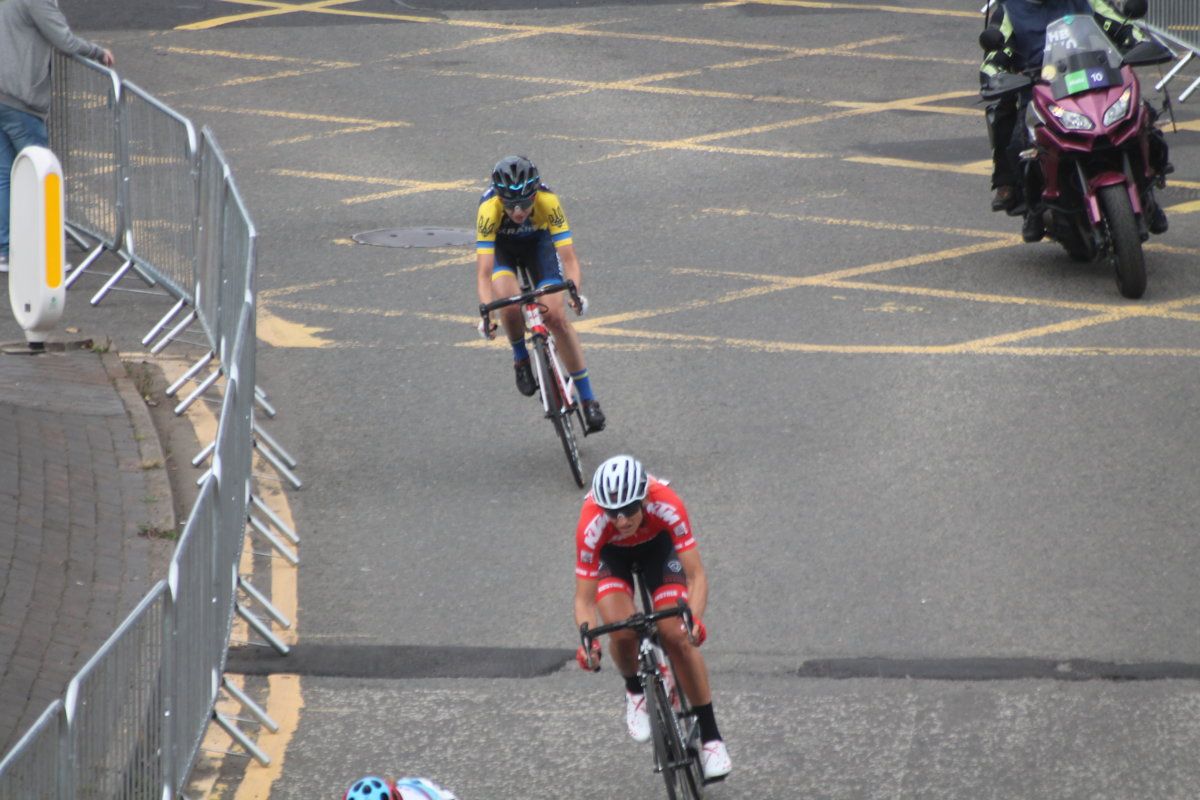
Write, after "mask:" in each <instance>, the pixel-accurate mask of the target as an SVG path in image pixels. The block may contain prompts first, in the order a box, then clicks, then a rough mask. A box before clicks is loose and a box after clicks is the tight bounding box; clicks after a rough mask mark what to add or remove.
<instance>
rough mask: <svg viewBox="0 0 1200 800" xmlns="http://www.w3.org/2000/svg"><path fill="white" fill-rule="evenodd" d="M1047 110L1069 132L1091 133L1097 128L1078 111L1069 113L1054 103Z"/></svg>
mask: <svg viewBox="0 0 1200 800" xmlns="http://www.w3.org/2000/svg"><path fill="white" fill-rule="evenodd" d="M1046 108H1047V109H1048V110H1049V111H1050V113H1051V114H1053V115H1054V118H1055V119H1057V120H1058V121H1059V122H1060V123H1061V124H1062V126H1063V127H1064V128H1066V129H1067V130H1069V131H1090V130H1092V129H1093V128H1095V127H1096V123H1094V122H1092V121H1091V120H1090V119H1088V118H1087V117H1086V116H1084V115H1083V114H1080V113H1079V112H1077V111H1067V110H1066V109H1065V108H1062V107H1061V106H1056V105H1054V103H1051V104H1050V105H1048V106H1047V107H1046Z"/></svg>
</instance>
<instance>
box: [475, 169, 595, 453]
mask: <svg viewBox="0 0 1200 800" xmlns="http://www.w3.org/2000/svg"><path fill="white" fill-rule="evenodd" d="M475 239H476V241H475V263H476V269H477V275H476V278H477V287H478V289H479V302H480V303H490V302H491V301H492V300H498V299H500V298H503V297H512V296H514V295H516V294H519V293H520V288H519V287H518V285H517V274H516V270H517V267H518V266H520V267H523V268H524V269H526V270H527V271H528V272H529V276H530V279H531V280H532V281H533V282H534V284H535V286H536V288H541V287H543V286H549V285H554V284H560V283H562V282H563V278H564V277H565V278H568V279H570V280H571V281H573V282H574V283H575V286H576V288H579V287H580V285H581V284H580V274H579V258H578V257H577V256H576V255H575V244H574V241H573V240H572V238H571V227H570V225H568V224H567V215H566V214H565V213H563V209H562V204H561V203H560V202H559V200H558V196H557V195H555V194H554V193H553V192H551V191H550V189H549V187H547V186H546V185H545V184H544V183H542V179H541V175H540V173H539V172H538V168H537V167H536V166H534V165H533V162H531V161H530V160H529V159H528V158H526V157H524V156H507V157H505V158H503V159H501V160H500V162H499V163H497V164H496V167H495V169H494V170H493V171H492V185H491V187H490V188H489V189H488V190H487V191H486V192H484V193H483V197H481V198H480V199H479V212H478V218H477V220H476V223H475ZM564 297H565V295H564V294H550V295H546V296H544V297H543V298H542V303H543V304H544V305H545V307H546V312H545V314H544V315H543V316H544V318H545V320H546V326H547V327H548V328H549V329H550V331H551V332H552V333H553V334H554V338H555V340H556V341H557V342H558V347H559V353H560V354H561V355H562V359H563V363H565V364H566V366H567V369H568V370H570V372H571V377H572V378H573V379H574V381H575V386H576V388H577V389H578V390H579V398H580V400H581V401H582V405H583V418H584V421H585V422H586V423H587V428H588V433H595V432H596V431H601V430H604V412H603V411H601V410H600V403H599V402H597V400H596V396H595V393H594V392H593V391H592V385H591V381H590V380H589V379H588V371H587V366H586V364H585V363H584V360H583V349H582V348H581V347H580V345H579V337H578V336H577V335H576V333H575V329H574V328H573V327H572V326H571V323H570V321H568V319H567V315H566V309H565V307H564V306H565V303H564V301H563V298H564ZM573 307H574V309H575V313H576V314H582V313H583V312H584V310H585V309H586V308H587V298H585V297H583V296H582V295H581V296H580V303H579V304H578V305H574V304H573ZM500 323H501V324H502V325H503V326H504V332H505V333H506V334H507V335H508V341H509V343H510V344H511V345H512V349H513V362H514V364H513V366H514V369H515V370H516V376H517V390H518V391H520V392H521V394H523V395H525V396H527V397H528V396H531V395H532V394H533V393H534V392H536V391H537V385H536V384H535V383H534V381H533V369H532V368H531V366H530V364H529V351H528V349H527V348H526V346H525V319H524V317H523V316H522V314H521V309H520V308H519V307H517V306H509V307H507V308H504V309H501V310H500ZM494 331H495V326H494V325H493V324H492V322H491V320H490V319H487V320H483V321H481V322H480V333H482V334H483V335H484V336H487V337H488V338H489V339H491V338H494V337H495V333H494Z"/></svg>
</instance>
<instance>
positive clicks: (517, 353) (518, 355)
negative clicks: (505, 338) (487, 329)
mask: <svg viewBox="0 0 1200 800" xmlns="http://www.w3.org/2000/svg"><path fill="white" fill-rule="evenodd" d="M509 344H511V345H512V349H513V361H528V360H529V350H528V349H527V348H526V347H525V339H524V337H522V338H520V339H517V340H516V341H515V342H509Z"/></svg>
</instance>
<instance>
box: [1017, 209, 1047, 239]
mask: <svg viewBox="0 0 1200 800" xmlns="http://www.w3.org/2000/svg"><path fill="white" fill-rule="evenodd" d="M1045 235H1046V223H1045V221H1044V220H1043V219H1042V212H1040V211H1031V212H1029V213H1027V214H1026V215H1025V224H1023V225H1022V226H1021V238H1022V239H1024V240H1025V241H1026V242H1029V243H1033V242H1040V241H1041V240H1042V237H1044V236H1045Z"/></svg>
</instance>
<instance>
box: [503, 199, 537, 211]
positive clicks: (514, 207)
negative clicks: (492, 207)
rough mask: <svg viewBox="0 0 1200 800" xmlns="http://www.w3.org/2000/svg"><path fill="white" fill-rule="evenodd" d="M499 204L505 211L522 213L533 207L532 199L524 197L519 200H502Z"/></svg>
mask: <svg viewBox="0 0 1200 800" xmlns="http://www.w3.org/2000/svg"><path fill="white" fill-rule="evenodd" d="M500 202H501V203H503V204H504V209H505V210H506V211H524V210H525V209H527V208H530V207H531V206H533V198H532V197H525V198H522V199H520V200H508V199H502V200H501V201H500Z"/></svg>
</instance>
